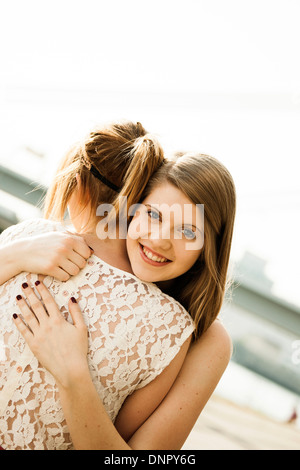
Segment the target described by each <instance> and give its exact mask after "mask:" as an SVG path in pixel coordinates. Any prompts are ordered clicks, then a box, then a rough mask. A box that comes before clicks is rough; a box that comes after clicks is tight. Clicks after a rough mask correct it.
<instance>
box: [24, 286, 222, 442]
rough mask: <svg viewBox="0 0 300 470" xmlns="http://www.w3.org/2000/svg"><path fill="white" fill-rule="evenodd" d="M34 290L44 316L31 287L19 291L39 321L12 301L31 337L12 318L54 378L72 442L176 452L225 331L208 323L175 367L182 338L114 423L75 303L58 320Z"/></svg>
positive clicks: (48, 300) (217, 365)
mask: <svg viewBox="0 0 300 470" xmlns="http://www.w3.org/2000/svg"><path fill="white" fill-rule="evenodd" d="M38 290H39V293H40V294H41V295H42V297H43V301H44V302H45V305H46V306H47V310H48V312H49V314H50V317H48V316H46V315H45V312H43V309H42V306H41V304H40V303H39V302H36V297H34V296H33V293H32V291H31V290H30V291H28V292H29V294H28V293H27V294H26V295H27V297H28V299H29V300H30V302H31V305H32V308H33V310H34V312H35V313H36V315H37V316H38V318H39V322H38V321H37V320H35V319H34V318H32V317H33V315H32V314H31V312H30V311H29V309H28V307H26V304H25V302H24V301H23V300H21V301H20V303H19V305H20V308H21V311H22V313H23V315H24V316H25V320H26V321H27V320H28V321H29V322H30V323H29V324H30V327H31V329H32V330H33V332H34V334H32V333H30V331H29V330H28V329H27V328H26V327H25V325H24V324H23V323H22V322H21V320H20V319H19V318H18V319H16V320H15V321H16V325H17V327H18V328H19V330H20V331H21V333H22V334H23V336H24V338H25V340H26V341H27V342H28V344H29V346H30V347H31V349H32V351H33V352H34V353H35V354H36V355H37V357H38V359H39V360H40V362H41V363H42V364H43V365H44V366H45V367H46V368H48V369H49V370H50V372H51V373H52V374H53V375H54V377H55V378H56V381H57V384H58V387H59V391H60V399H61V402H62V405H63V410H64V413H65V417H66V420H67V422H68V426H69V429H70V432H71V436H72V439H73V442H74V445H75V447H76V448H77V449H180V448H181V446H182V444H183V443H184V441H185V439H186V438H187V436H188V434H189V433H190V431H191V429H192V427H193V425H194V423H195V421H196V420H197V418H198V416H199V414H200V413H201V411H202V409H203V407H204V406H205V404H206V402H207V400H208V399H209V397H210V395H211V393H212V392H213V390H214V388H215V387H216V385H217V383H218V381H219V380H220V377H221V376H222V374H223V372H224V370H225V368H226V366H227V364H228V361H229V359H230V354H231V343H230V340H229V338H228V335H227V333H226V332H225V330H224V328H223V327H222V326H221V325H218V324H217V323H216V324H214V325H212V327H211V328H210V329H209V330H208V332H207V333H205V335H203V336H202V338H201V339H200V340H199V341H198V342H196V343H195V344H194V345H193V346H192V347H191V348H190V350H189V352H188V355H187V357H186V359H185V361H184V364H183V366H182V363H183V360H184V357H185V353H186V350H187V348H188V342H186V343H185V345H184V347H183V348H182V350H181V351H180V353H179V354H178V355H177V356H176V358H175V359H174V360H173V362H172V363H171V364H170V366H169V367H168V368H167V369H165V371H164V372H162V374H160V375H159V376H158V377H157V378H156V379H155V380H154V381H153V382H151V383H150V384H149V385H147V386H146V387H144V388H143V389H140V390H138V391H136V392H135V393H133V394H132V395H131V396H130V397H129V398H128V399H127V400H126V401H125V403H124V405H123V407H122V409H121V411H120V412H119V415H118V417H117V420H116V423H115V426H114V425H113V423H112V422H111V420H110V419H109V417H108V415H107V414H106V411H105V409H104V406H103V404H102V402H101V400H100V398H99V396H98V394H97V392H96V389H95V387H94V385H93V383H92V380H91V377H90V374H89V370H88V366H87V361H86V353H87V344H86V343H87V339H86V328H85V326H84V323H83V319H82V316H81V312H80V310H79V307H78V305H77V304H76V303H73V302H70V305H69V307H70V313H71V315H72V317H73V321H74V325H71V324H70V323H68V322H66V321H65V320H64V319H63V318H62V316H61V315H60V312H59V310H58V309H57V307H56V304H55V302H54V300H53V298H52V297H51V295H50V294H49V292H48V291H47V290H46V288H45V286H43V285H42V284H41V285H40V286H38ZM50 312H52V313H50ZM49 319H52V320H51V322H49V321H48V320H49ZM84 345H85V346H84ZM70 351H72V354H70ZM54 352H55V353H54ZM67 358H68V359H67ZM69 358H71V360H70V359H69ZM181 366H182V368H181ZM180 368H181V371H180V373H179V375H178V377H177V379H176V381H175V383H174V378H175V377H176V375H177V374H178V371H179V370H180ZM173 383H174V384H173ZM172 384H173V386H172ZM171 386H172V388H171V390H170V387H171ZM170 429H172V430H176V431H175V432H170Z"/></svg>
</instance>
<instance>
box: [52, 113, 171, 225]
mask: <svg viewBox="0 0 300 470" xmlns="http://www.w3.org/2000/svg"><path fill="white" fill-rule="evenodd" d="M163 162H164V153H163V149H162V147H161V146H160V144H159V142H158V141H157V139H156V138H155V137H154V136H153V135H151V134H149V133H147V131H146V130H145V129H144V127H143V126H142V124H141V123H139V122H137V123H133V122H130V121H126V122H120V123H112V124H110V125H107V126H103V127H100V128H98V129H95V130H93V131H92V132H90V133H89V135H88V136H87V137H86V138H85V139H84V140H83V141H82V142H79V143H77V144H75V145H74V146H73V147H72V148H71V149H70V150H69V152H68V153H67V154H66V155H65V157H64V158H63V160H62V162H61V164H60V166H59V168H58V171H57V174H56V176H55V178H54V181H53V182H52V184H51V186H50V188H49V190H48V192H47V195H46V198H45V207H44V215H45V218H46V219H49V218H52V219H54V220H59V221H61V220H63V218H64V215H65V212H66V210H67V206H68V203H69V201H70V197H71V196H72V194H73V192H74V190H75V188H76V186H77V180H76V176H77V175H79V176H80V181H81V194H82V198H83V200H82V201H81V203H82V204H83V206H84V208H85V207H88V206H89V207H90V215H91V217H94V218H95V217H96V211H97V207H98V205H99V204H100V203H107V204H112V205H113V206H114V209H115V215H116V217H117V218H118V216H119V209H120V207H119V196H126V197H127V203H128V207H130V206H131V205H132V204H135V203H137V202H138V201H139V200H140V198H141V194H142V192H143V191H144V189H145V187H146V185H147V183H148V181H149V179H150V177H151V175H152V174H153V173H154V172H155V171H156V170H157V169H158V168H159V167H160V166H161V165H162V163H163ZM99 174H100V175H99ZM100 179H101V180H100ZM105 182H106V183H105Z"/></svg>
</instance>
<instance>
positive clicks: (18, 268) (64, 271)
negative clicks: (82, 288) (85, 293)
mask: <svg viewBox="0 0 300 470" xmlns="http://www.w3.org/2000/svg"><path fill="white" fill-rule="evenodd" d="M90 255H91V250H90V248H89V247H88V246H87V244H86V243H85V241H84V239H83V238H82V237H80V236H78V235H74V234H71V233H63V232H50V233H46V234H43V235H37V236H32V237H28V238H19V239H17V240H13V241H8V242H7V243H4V244H3V245H0V265H1V272H0V285H2V284H4V282H6V281H8V280H9V279H11V278H12V277H14V276H16V275H17V274H20V273H21V272H23V271H25V272H31V273H36V274H43V275H45V276H53V277H55V278H56V279H58V280H60V281H67V280H68V279H69V277H70V276H72V275H76V274H78V272H79V270H80V269H82V268H83V267H84V266H85V263H86V260H87V258H89V256H90Z"/></svg>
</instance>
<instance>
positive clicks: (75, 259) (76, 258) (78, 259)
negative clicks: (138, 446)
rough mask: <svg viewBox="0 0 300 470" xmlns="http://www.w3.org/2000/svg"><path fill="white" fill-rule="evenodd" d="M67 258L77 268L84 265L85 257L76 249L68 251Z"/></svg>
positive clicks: (81, 267)
mask: <svg viewBox="0 0 300 470" xmlns="http://www.w3.org/2000/svg"><path fill="white" fill-rule="evenodd" d="M69 260H70V261H71V262H72V263H74V264H75V265H76V266H78V268H79V269H83V268H84V267H85V265H86V262H87V259H86V258H84V257H83V256H81V255H80V254H79V253H77V252H76V251H72V252H71V253H70V257H69Z"/></svg>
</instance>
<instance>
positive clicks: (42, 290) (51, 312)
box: [35, 280, 62, 319]
mask: <svg viewBox="0 0 300 470" xmlns="http://www.w3.org/2000/svg"><path fill="white" fill-rule="evenodd" d="M35 286H36V289H37V291H38V293H39V294H40V296H41V299H42V301H43V303H44V305H45V307H46V309H47V312H48V316H49V317H56V318H60V319H61V318H62V315H61V313H60V310H59V308H58V306H57V304H56V302H55V300H54V298H53V297H52V295H51V294H50V291H49V290H48V289H47V287H46V286H45V284H43V282H41V281H39V280H38V281H36V282H35Z"/></svg>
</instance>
